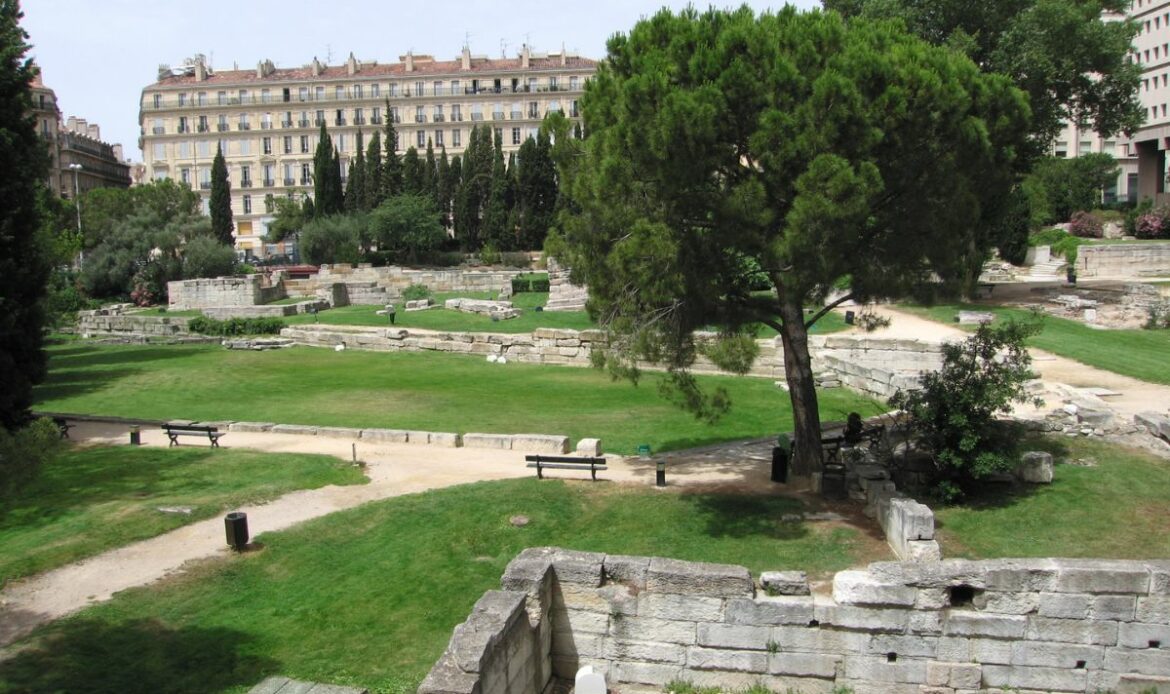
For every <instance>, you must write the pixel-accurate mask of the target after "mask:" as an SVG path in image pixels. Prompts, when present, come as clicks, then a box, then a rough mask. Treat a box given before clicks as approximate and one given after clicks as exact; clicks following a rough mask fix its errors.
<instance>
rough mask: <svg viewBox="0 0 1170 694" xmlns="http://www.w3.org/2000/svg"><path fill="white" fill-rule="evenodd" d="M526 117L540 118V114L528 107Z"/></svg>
mask: <svg viewBox="0 0 1170 694" xmlns="http://www.w3.org/2000/svg"><path fill="white" fill-rule="evenodd" d="M528 117H529V118H540V114H539V113H538V112H536V111H533V110H531V109H529V111H528Z"/></svg>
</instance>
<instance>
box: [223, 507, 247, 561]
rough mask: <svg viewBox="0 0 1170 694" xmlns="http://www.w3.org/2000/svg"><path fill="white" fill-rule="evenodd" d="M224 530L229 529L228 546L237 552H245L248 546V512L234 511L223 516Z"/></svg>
mask: <svg viewBox="0 0 1170 694" xmlns="http://www.w3.org/2000/svg"><path fill="white" fill-rule="evenodd" d="M223 526H224V530H226V531H227V543H228V546H229V547H231V548H232V549H234V550H236V551H237V552H243V551H244V549H245V548H246V547H247V546H248V514H246V513H241V512H239V511H234V512H232V513H229V514H227V515H226V516H224V517H223Z"/></svg>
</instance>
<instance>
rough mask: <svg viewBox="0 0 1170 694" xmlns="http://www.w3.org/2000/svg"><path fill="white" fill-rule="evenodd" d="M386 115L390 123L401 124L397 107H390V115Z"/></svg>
mask: <svg viewBox="0 0 1170 694" xmlns="http://www.w3.org/2000/svg"><path fill="white" fill-rule="evenodd" d="M388 115H389V116H390V122H391V123H401V122H402V118H401V117H400V116H399V115H398V107H397V106H391V107H390V113H389V114H388Z"/></svg>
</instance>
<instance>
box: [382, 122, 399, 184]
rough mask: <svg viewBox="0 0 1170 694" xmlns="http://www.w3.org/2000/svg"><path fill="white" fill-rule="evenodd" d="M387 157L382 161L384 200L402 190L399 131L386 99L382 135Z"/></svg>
mask: <svg viewBox="0 0 1170 694" xmlns="http://www.w3.org/2000/svg"><path fill="white" fill-rule="evenodd" d="M382 140H383V142H382V145H383V146H384V147H385V148H386V157H385V159H384V160H383V162H382V200H383V201H385V200H388V199H390V198H392V197H394V196H395V195H398V194H399V193H401V192H402V160H401V159H399V158H398V133H397V132H395V130H394V111H392V110H390V100H389V99H387V100H386V133H385V134H384V135H383V136H382Z"/></svg>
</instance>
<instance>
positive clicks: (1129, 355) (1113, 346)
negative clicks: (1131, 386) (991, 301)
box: [899, 304, 1170, 385]
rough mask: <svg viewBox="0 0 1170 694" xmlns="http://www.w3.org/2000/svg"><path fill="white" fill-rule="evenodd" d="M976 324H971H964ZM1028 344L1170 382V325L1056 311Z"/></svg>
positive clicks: (1017, 314)
mask: <svg viewBox="0 0 1170 694" xmlns="http://www.w3.org/2000/svg"><path fill="white" fill-rule="evenodd" d="M899 308H900V309H901V310H904V311H906V312H907V313H913V314H916V315H919V316H922V317H923V318H929V319H931V320H935V321H938V322H939V323H947V324H950V325H955V326H957V324H956V323H955V322H954V317H955V314H956V313H957V312H958V311H959V310H960V309H963V310H971V311H989V312H991V313H994V314H996V316H997V317H999V318H1000V319H1007V318H1016V319H1019V320H1025V319H1028V318H1029V317H1031V315H1032V314H1031V312H1029V311H1027V310H1026V309H1022V308H1006V307H1001V306H988V305H986V304H950V305H940V306H931V307H922V306H907V305H903V306H900V307H899ZM962 327H963V328H964V329H968V330H974V327H973V326H962ZM1028 344H1029V345H1031V346H1032V347H1038V348H1040V349H1043V350H1047V351H1049V352H1052V353H1053V354H1059V355H1060V356H1062V357H1068V358H1069V359H1073V360H1076V361H1079V362H1081V363H1082V364H1088V365H1089V366H1095V367H1097V368H1099V369H1105V370H1106V371H1112V372H1114V373H1119V374H1122V375H1124V376H1131V377H1133V378H1137V379H1140V380H1143V381H1149V382H1150V383H1161V384H1163V385H1170V360H1167V355H1170V330H1097V329H1094V328H1090V327H1087V326H1085V325H1084V324H1082V323H1078V322H1077V321H1071V320H1067V319H1064V318H1056V317H1055V316H1045V317H1044V329H1043V331H1042V332H1041V333H1040V334H1039V335H1036V336H1035V337H1032V338H1031V339H1029V340H1028Z"/></svg>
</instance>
